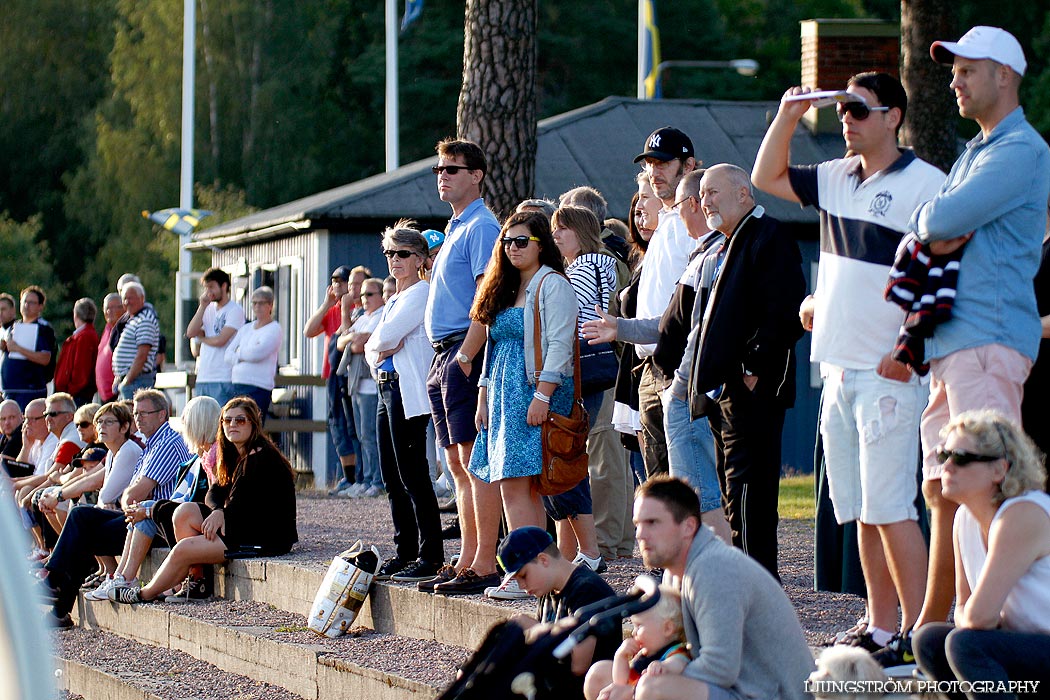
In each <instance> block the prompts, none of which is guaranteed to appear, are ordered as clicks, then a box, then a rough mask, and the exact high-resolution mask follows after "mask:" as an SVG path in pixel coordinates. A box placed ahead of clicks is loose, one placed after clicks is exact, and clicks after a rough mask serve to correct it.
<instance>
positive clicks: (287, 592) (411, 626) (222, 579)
mask: <svg viewBox="0 0 1050 700" xmlns="http://www.w3.org/2000/svg"><path fill="white" fill-rule="evenodd" d="M166 553H167V550H156V551H154V552H153V554H152V558H151V559H147V562H146V564H145V565H144V566H143V570H142V574H141V576H142V578H143V580H149V577H150V576H151V575H152V572H153V570H154V569H155V567H156V566H159V564H160V562H161V561H163V559H164V556H165V555H166ZM324 575H325V571H323V570H318V567H317V566H308V565H304V564H302V563H297V562H293V561H290V560H286V559H283V558H275V559H237V560H232V561H230V562H228V563H227V564H224V565H221V566H217V567H215V594H216V595H217V596H219V597H222V598H225V599H227V600H254V601H258V602H261V603H266V604H268V605H272V606H274V607H276V608H279V609H281V610H287V611H288V612H291V613H295V614H297V615H300V616H302V618H303V622H302V623H301V624H305V618H306V617H307V616H308V615H309V614H310V608H311V606H312V605H313V601H314V595H315V594H316V593H317V589H318V588H319V587H320V585H321V581H322V580H323V579H324ZM535 609H536V601H535V599H534V598H530V599H527V600H526V601H516V602H508V601H494V600H489V599H487V598H484V597H482V596H477V595H474V596H440V595H431V594H429V593H423V592H421V591H419V590H417V589H416V587H415V584H411V585H409V584H396V583H387V582H376V583H375V584H374V585H373V587H372V592H371V593H370V594H369V596H368V598H367V599H366V600H365V605H364V608H362V610H361V615H360V616H359V617H358V620H357V623H356V624H358V625H362V626H364V627H370V628H372V629H374V630H375V631H377V632H383V633H386V634H393V635H399V636H403V637H412V638H415V639H421V640H433V641H437V642H440V643H442V644H448V645H451V646H456V647H464V648H468V649H474V648H477V646H478V645H479V644H480V643H481V641H482V640H483V639H484V637H485V633H486V632H488V630H489V629H490V628H491V627H492V626H493V625H495V624H496V623H498V622H502V621H503V620H506V619H508V618H509V617H511V616H513V615H515V614H518V613H525V614H528V615H532V614H533V613H534V612H535Z"/></svg>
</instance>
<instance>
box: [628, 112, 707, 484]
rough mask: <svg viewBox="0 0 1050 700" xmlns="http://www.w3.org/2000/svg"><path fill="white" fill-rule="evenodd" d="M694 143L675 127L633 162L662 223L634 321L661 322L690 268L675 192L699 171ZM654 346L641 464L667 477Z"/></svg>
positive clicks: (645, 380)
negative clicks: (657, 205) (659, 205)
mask: <svg viewBox="0 0 1050 700" xmlns="http://www.w3.org/2000/svg"><path fill="white" fill-rule="evenodd" d="M693 155H694V151H693V142H692V141H691V140H690V139H689V137H688V136H686V135H685V134H684V133H682V132H681V131H679V130H678V129H675V128H674V127H670V126H665V127H663V128H662V129H657V130H656V131H654V132H653V133H652V134H650V135H649V138H647V139H646V140H645V148H644V150H643V151H642V152H641V153H640V154H639V155H638V156H636V157H635V159H634V162H635V163H641V164H642V167H643V168H644V172H645V173H646V174H647V175H648V177H649V184H650V185H652V188H653V192H655V193H656V196H657V197H659V198H660V201H661V202H663V209H661V210H660V223H659V225H658V226H657V227H656V230H655V231H653V236H652V238H650V239H649V248H648V250H647V251H646V254H645V265H643V266H642V276H641V279H640V280H639V283H638V306H637V313H636V314H635V317H636V318H654V317H657V318H658V317H660V316H662V315H663V313H664V309H666V308H667V305H668V304H669V303H670V301H671V295H672V294H673V293H674V288H675V285H676V284H677V283H678V279H679V278H680V277H681V276H682V273H683V272H685V268H686V266H687V265H688V264H689V254H690V253H691V252H692V251H693V249H694V248H695V247H696V241H694V240H693V239H692V238H691V237H690V236H689V231H688V230H687V229H686V227H685V223H684V222H683V221H682V217H681V216H679V215H678V211H677V210H676V209H675V206H674V205H675V190H676V189H677V188H678V183H679V182H681V180H682V178H683V177H684V176H685V174H686V173H688V172H690V171H692V170H693V169H694V168H696V165H697V162H696V159H695V158H694V157H693ZM655 351H656V345H655V344H647V345H636V346H635V352H636V353H637V354H638V357H639V358H641V359H642V360H643V365H642V380H641V383H640V384H639V386H638V410H639V413H640V421H641V424H642V459H643V460H644V462H645V472H646V474H648V475H649V476H653V475H654V474H666V473H667V470H668V461H667V436H666V434H665V433H664V412H663V405H662V403H661V398H660V394H661V389H662V388H663V382H662V375H661V374H660V371H659V369H658V368H657V367H656V366H655V364H654V361H653V353H654V352H655Z"/></svg>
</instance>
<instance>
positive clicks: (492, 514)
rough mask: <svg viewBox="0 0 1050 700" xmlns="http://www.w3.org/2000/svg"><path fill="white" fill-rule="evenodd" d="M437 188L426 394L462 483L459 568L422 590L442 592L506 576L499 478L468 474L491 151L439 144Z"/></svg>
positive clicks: (487, 253) (490, 221)
mask: <svg viewBox="0 0 1050 700" xmlns="http://www.w3.org/2000/svg"><path fill="white" fill-rule="evenodd" d="M437 153H438V164H437V165H436V166H434V169H433V170H434V174H435V175H436V176H437V189H438V196H439V197H440V198H441V201H443V202H447V203H448V204H449V206H450V207H452V218H451V219H450V220H449V222H448V227H447V229H446V234H445V240H444V243H443V244H442V246H441V250H440V251H439V252H438V254H437V258H436V259H435V261H434V268H433V270H432V272H431V277H430V296H429V298H428V299H427V308H426V313H425V315H424V317H423V324H424V328H425V329H426V332H427V337H428V338H429V339H430V343H431V345H433V346H434V351H435V355H434V360H433V362H432V364H431V366H430V373H429V374H428V376H427V394H428V395H429V397H430V411H431V414H432V416H433V418H434V430H435V432H436V433H437V441H438V445H439V446H440V447H441V448H442V449H444V450H445V457H446V461H447V464H448V467H449V471H450V472H452V478H453V481H454V482H455V484H456V504H457V507H458V509H459V525H460V531H461V532H462V541H463V546H462V549H461V550H460V556H459V564H458V566H459V571H457V572H456V576H455V578H453V579H452V580H439V579H442V578H444V579H448V578H451V577H450V576H449V574H450V573H451V572H449V571H447V570H446V571H445V573H444V574H443V575H439V576H438V578H437V579H434V580H432V581H424V582H421V583H420V588H421V589H422V590H433V591H435V592H437V593H444V594H471V593H481V592H483V591H484V590H485V589H486V588H488V587H490V586H498V585H499V584H500V578H499V575H498V574H497V573H496V539H497V535H498V529H499V518H500V512H501V501H500V493H499V486H498V485H497V484H488V483H485V482H484V481H481V480H480V479H477V478H476V477H473V476H471V475H470V473H469V472H468V471H467V465H468V464H470V451H471V449H472V448H473V446H474V439H475V438H476V437H477V434H478V431H477V428H476V427H475V426H474V414H475V412H476V410H477V407H478V379H479V378H480V376H481V363H480V362H474V360H475V358H476V356H477V355H478V353H479V352H480V351H481V348H482V346H483V345H484V343H485V329H484V327H482V326H480V325H478V324H472V323H471V322H470V307H471V306H472V305H473V303H474V294H475V292H476V291H477V285H478V283H479V282H480V281H481V276H482V275H483V274H485V267H486V266H487V265H488V263H489V259H490V258H491V257H492V249H493V247H494V246H495V244H496V239H497V238H498V237H499V230H500V229H499V223H498V222H497V221H496V217H495V216H493V214H492V212H491V211H489V209H488V207H486V206H485V200H484V199H482V198H481V186H482V182H483V181H484V179H485V174H486V172H487V171H488V164H487V162H486V160H485V153H484V152H483V151H482V150H481V147H480V146H478V145H477V144H476V143H473V142H472V141H466V140H459V139H447V140H445V141H442V142H441V143H439V144H438V145H437Z"/></svg>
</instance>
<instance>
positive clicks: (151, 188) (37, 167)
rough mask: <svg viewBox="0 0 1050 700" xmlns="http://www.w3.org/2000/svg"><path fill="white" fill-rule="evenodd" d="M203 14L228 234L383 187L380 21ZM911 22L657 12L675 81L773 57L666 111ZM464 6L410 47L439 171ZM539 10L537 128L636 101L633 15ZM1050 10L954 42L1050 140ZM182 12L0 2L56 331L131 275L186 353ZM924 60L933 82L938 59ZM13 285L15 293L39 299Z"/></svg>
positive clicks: (730, 93)
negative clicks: (605, 102)
mask: <svg viewBox="0 0 1050 700" xmlns="http://www.w3.org/2000/svg"><path fill="white" fill-rule="evenodd" d="M196 1H197V70H198V73H197V84H196V92H197V104H196V114H195V127H196V153H195V169H196V178H195V180H196V182H197V185H198V187H197V197H198V202H197V204H198V205H199V206H207V208H212V209H216V210H217V211H219V215H218V216H217V217H216V218H213V219H209V220H208V223H214V222H216V221H219V220H221V219H222V218H223V217H232V216H236V215H238V214H239V213H242V212H245V211H248V210H249V209H250V208H252V207H255V208H264V207H269V206H273V205H276V204H279V203H281V202H286V201H289V200H291V199H294V198H297V197H301V196H304V195H307V194H310V193H313V192H317V191H320V190H323V189H326V188H330V187H334V186H337V185H341V184H345V183H347V182H352V181H354V180H358V179H360V178H363V177H366V176H369V175H373V174H376V173H378V172H381V171H382V169H383V166H384V153H383V142H384V138H383V128H384V125H383V112H384V108H383V107H384V105H383V100H384V91H383V84H384V44H383V42H384V36H383V30H382V27H383V21H384V18H383V6H382V3H377V2H374V1H370V2H365V1H364V0H297V2H294V3H293V2H281V1H280V0H222V1H221V2H220V0H196ZM472 1H473V2H485V3H487V4H495V3H496V2H497V0H472ZM504 1H507V2H509V1H510V0H504ZM906 1H908V2H912V3H915V4H921V3H922V2H925V1H926V0H906ZM900 3H901V0H693V1H691V2H673V1H672V0H657V19H658V22H659V25H660V27H661V37H662V50H663V58H664V59H665V60H672V59H706V60H728V59H733V58H753V59H755V60H757V61H758V62H759V64H760V66H761V69H760V71H759V73H758V75H757V76H754V77H743V76H739V75H736V74H735V73H733V72H731V71H727V70H703V71H700V70H686V69H673V70H670V71H669V72H667V73H666V75H665V80H664V86H663V87H664V94H665V96H666V97H668V98H676V97H691V98H696V97H699V98H709V99H777V98H778V97H779V96H780V94H781V93H782V92H783V90H784V88H785V87H787V86H789V85H791V84H794V83H796V82H797V81H798V74H799V36H798V32H799V30H798V21H799V20H800V19H804V18H811V17H854V16H873V17H881V18H885V19H899V18H900V7H901V5H900ZM465 6H466V3H465V2H451V1H450V0H427V2H426V6H425V9H424V12H423V15H422V17H421V18H420V19H419V20H417V21H416V22H415V23H414V24H413V25H412V26H411V28H410V29H409V30H408V31H407V33H405V34H404V35H403V36H402V37H401V38H400V51H399V56H400V76H399V77H400V97H401V115H400V116H401V127H400V141H401V162H402V163H407V162H410V161H412V160H415V159H418V158H422V157H426V156H430V155H433V152H434V150H433V149H434V144H435V143H436V142H437V141H438V140H440V139H442V138H444V137H446V136H449V135H453V134H455V133H456V131H457V122H456V112H457V101H458V97H459V94H460V91H461V87H462V85H463V80H462V78H463V73H462V69H463V58H464V26H465V13H464V10H465ZM534 6H535V27H536V31H535V34H536V58H535V70H536V80H535V89H536V97H535V110H536V111H535V115H536V117H538V118H543V117H547V116H551V115H554V114H558V113H561V112H564V111H567V110H570V109H573V108H576V107H580V106H583V105H586V104H589V103H591V102H594V101H597V100H600V99H602V98H604V97H606V96H608V95H634V94H635V74H636V71H635V55H636V48H635V41H636V26H635V22H636V5H635V3H634V2H623V1H622V0H593V1H592V2H575V1H570V0H535V5H534ZM1048 7H1050V0H1034V1H1032V2H1025V3H1000V4H999V5H997V6H996V8H995V9H996V12H995V16H994V17H989V16H988V7H987V4H986V3H982V2H979V1H978V0H960V1H959V2H957V3H954V4H953V5H952V6H951V8H950V11H946V12H945V14H946V15H948V16H949V17H950V18H952V19H954V21H955V23H956V24H955V28H954V30H953V32H951V33H950V35H948V36H946V37H944V38H955V37H957V36H959V35H960V34H961V33H962V32H963V31H965V29H966V28H967V27H968V26H971V25H973V24H997V25H999V26H1003V27H1005V28H1007V29H1009V30H1010V31H1012V32H1013V33H1014V34H1016V35H1017V37H1018V38H1019V39H1020V40H1021V43H1022V45H1023V46H1024V47H1025V50H1026V54H1027V56H1028V58H1029V62H1030V67H1029V73H1028V76H1026V80H1025V82H1024V84H1023V93H1022V100H1023V102H1024V103H1025V104H1026V106H1027V107H1028V110H1027V112H1028V115H1029V117H1030V118H1031V119H1032V120H1033V123H1035V124H1036V125H1037V127H1038V128H1039V129H1040V130H1042V131H1043V132H1044V133H1050V116H1047V115H1050V109H1045V107H1048V106H1050V104H1047V103H1050V71H1047V70H1046V68H1047V66H1046V59H1045V56H1047V55H1050V52H1048V50H1050V23H1048V21H1047V10H1048ZM182 9H183V0H5V1H4V2H3V3H0V47H3V48H2V49H0V71H2V75H3V76H4V85H3V88H0V118H2V119H3V123H4V130H3V132H2V133H0V158H2V159H3V162H4V163H5V168H4V170H3V172H0V211H7V212H10V215H9V216H8V217H6V218H4V219H3V220H2V222H0V223H2V226H3V227H4V229H5V230H8V229H11V230H15V229H17V231H18V232H19V236H21V237H22V238H20V239H19V240H22V241H23V243H24V239H25V235H26V233H27V232H29V233H31V234H32V235H31V238H32V240H33V244H34V245H33V246H31V247H30V248H28V249H27V250H31V251H32V255H33V256H35V257H34V259H35V260H44V261H46V262H50V268H51V269H52V270H55V271H57V272H56V273H55V274H54V276H48V275H47V270H46V269H44V268H41V267H34V266H33V265H28V264H27V265H26V266H25V267H24V268H22V267H21V266H20V268H19V269H20V270H24V271H27V272H30V273H31V274H32V275H39V277H38V279H37V280H36V281H39V280H46V284H49V285H52V287H51V288H49V290H50V291H52V293H53V300H54V304H52V303H51V302H49V304H48V315H49V316H51V317H53V318H58V317H57V316H56V315H55V314H56V313H57V312H56V309H59V308H60V307H59V301H60V300H65V301H66V302H68V301H70V300H72V299H75V298H77V297H80V296H85V295H88V296H92V297H93V298H96V299H99V298H101V296H102V294H104V293H105V292H107V291H109V290H110V289H111V288H112V286H113V281H114V278H115V277H116V275H118V274H120V273H121V272H124V271H125V270H133V271H137V272H138V273H139V274H140V275H141V276H142V277H143V279H144V282H145V284H146V287H147V292H148V294H149V295H150V298H151V300H152V301H153V302H154V303H155V304H156V305H157V307H158V311H159V312H160V313H161V316H162V319H163V320H164V323H165V327H166V332H169V333H171V332H174V327H173V320H174V311H173V309H174V307H173V304H172V300H171V295H172V293H173V289H174V270H175V267H176V264H177V244H176V239H175V237H174V236H170V235H168V234H166V233H165V234H163V235H161V234H160V233H158V232H157V231H156V230H155V227H153V226H152V225H150V224H149V223H148V222H146V221H145V220H143V219H142V217H141V215H140V213H139V212H140V211H142V210H143V209H147V210H154V209H161V208H164V207H169V206H175V205H176V204H178V194H179V192H178V183H179V174H178V173H179V157H180V154H179V142H180V138H181V136H180V127H181V125H180V119H181V108H180V99H181V71H182V67H181V55H182ZM938 38H940V37H938ZM924 41H925V39H922V41H920V42H918V43H922V42H924ZM919 48H920V49H921V46H919ZM915 55H916V60H917V61H919V62H920V63H921V61H922V60H923V57H922V56H921V51H919V50H916V52H915ZM930 80H931V79H930V78H923V79H921V80H920V85H919V86H918V87H914V88H913V89H912V95H913V98H915V96H916V95H917V94H918V95H920V97H919V98H918V99H919V101H920V102H921V99H922V96H923V95H925V94H926V93H927V92H929V91H946V90H947V88H946V86H945V85H944V84H942V83H940V82H938V83H937V84H935V85H930V84H927V83H928V82H929V81H930ZM919 111H921V110H919ZM956 123H957V125H958V127H959V133H960V134H961V135H963V136H967V135H969V134H972V133H973V128H974V127H973V124H972V122H966V121H960V120H958V119H956ZM968 130H969V131H968ZM757 136H758V135H757V134H756V137H757ZM522 143H524V142H522ZM206 202H207V204H206ZM36 244H43V247H38V246H37V245H36ZM45 267H46V266H45ZM19 279H22V278H19ZM0 284H3V285H12V286H10V287H0V289H7V290H8V291H10V290H12V289H14V286H17V284H21V282H18V281H17V280H15V279H13V278H12V279H6V278H0Z"/></svg>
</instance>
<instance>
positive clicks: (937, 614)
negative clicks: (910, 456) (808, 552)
mask: <svg viewBox="0 0 1050 700" xmlns="http://www.w3.org/2000/svg"><path fill="white" fill-rule="evenodd" d="M930 55H931V56H932V57H933V59H934V60H935V61H937V62H938V63H945V64H951V65H952V76H953V77H952V82H951V86H950V87H951V89H952V90H953V91H954V92H955V98H956V102H957V104H958V105H959V114H960V115H962V116H963V117H965V118H967V119H973V120H974V121H976V122H977V124H978V126H980V127H981V133H979V134H977V136H975V137H974V138H973V139H971V140H970V142H969V143H967V144H966V149H965V150H964V151H963V153H962V155H960V156H959V159H958V160H957V161H956V162H955V165H953V166H952V169H951V172H950V173H948V179H947V180H946V181H945V183H944V186H943V187H942V188H941V190H940V192H938V193H937V195H936V196H935V197H934V198H933V199H931V200H930V201H928V202H926V203H925V204H923V205H921V206H920V207H919V208H918V209H916V210H915V213H914V214H913V215H912V218H911V222H910V228H911V230H913V231H915V232H916V233H917V234H918V236H919V239H920V240H921V241H922V242H923V243H927V244H929V246H930V249H931V250H932V252H933V253H934V254H938V255H944V254H948V253H951V252H954V251H956V250H958V248H959V247H961V246H964V245H965V246H966V247H965V249H964V250H963V254H962V258H961V261H960V263H959V285H958V289H957V290H956V295H955V305H954V307H953V308H952V317H951V319H950V320H948V321H947V322H945V323H941V324H939V325H938V326H937V327H936V329H935V330H934V333H933V337H932V338H929V339H928V340H927V341H926V358H927V359H928V360H929V362H930V374H931V376H932V379H931V381H930V403H929V405H928V406H927V408H926V411H925V412H924V413H923V416H922V427H921V431H922V452H923V459H924V462H923V476H924V479H925V480H924V481H923V486H922V492H923V495H924V496H925V497H926V502H927V503H928V504H929V506H930V511H931V517H930V528H931V542H930V573H929V578H928V580H927V583H926V599H925V601H924V602H923V608H922V612H921V613H920V614H919V620H918V622H916V625H915V626H916V628H918V627H920V626H921V625H923V624H925V623H927V622H944V621H945V620H946V619H947V617H948V611H949V609H950V608H951V604H952V597H953V594H954V592H955V591H954V582H955V576H954V574H955V562H954V558H953V555H952V542H951V532H952V523H953V522H954V519H955V511H956V508H957V505H956V504H955V503H953V502H951V501H949V500H947V499H945V498H944V497H942V496H941V474H942V472H943V465H942V464H940V463H939V462H938V460H937V447H938V445H940V443H941V437H940V432H941V429H942V428H943V427H944V426H945V425H947V424H948V422H949V421H950V420H952V419H953V418H955V417H956V416H958V415H959V414H960V413H962V412H964V411H971V410H975V409H982V408H987V409H994V410H996V411H999V412H1000V413H1002V414H1003V415H1005V416H1006V417H1007V418H1009V419H1011V420H1013V421H1014V422H1016V423H1017V424H1020V423H1021V397H1022V394H1023V390H1024V382H1025V380H1026V379H1027V377H1028V373H1029V371H1030V370H1031V367H1032V363H1033V362H1034V360H1035V357H1036V355H1037V354H1038V351H1039V338H1040V335H1041V325H1040V322H1039V311H1038V309H1037V307H1036V301H1035V290H1034V287H1033V285H1032V280H1033V278H1034V277H1035V273H1036V271H1037V270H1038V269H1039V259H1040V254H1041V245H1042V239H1043V232H1044V230H1045V228H1046V207H1047V196H1048V195H1050V148H1047V145H1046V142H1045V141H1044V140H1043V138H1042V137H1041V136H1040V135H1039V132H1037V131H1036V130H1035V129H1033V128H1032V126H1031V125H1030V124H1029V123H1028V121H1027V120H1026V119H1025V115H1024V110H1023V109H1022V108H1021V106H1020V101H1019V97H1018V91H1019V89H1020V86H1021V78H1022V76H1024V73H1025V68H1026V66H1027V64H1026V61H1025V57H1024V52H1023V51H1022V50H1021V45H1020V44H1019V43H1018V42H1017V39H1015V38H1014V37H1013V36H1012V35H1011V34H1010V33H1009V32H1006V31H1003V30H1002V29H999V28H996V27H974V28H973V29H971V30H970V31H968V32H966V34H965V35H964V36H963V37H962V38H961V39H960V40H959V41H958V42H950V41H935V42H934V43H933V45H932V46H931V47H930Z"/></svg>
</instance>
